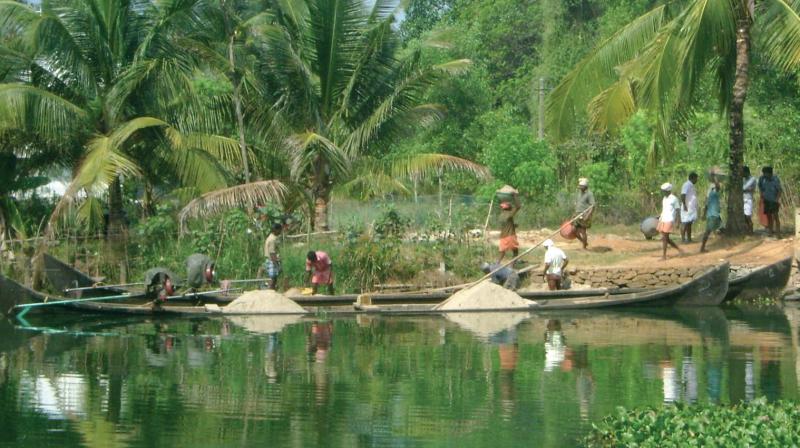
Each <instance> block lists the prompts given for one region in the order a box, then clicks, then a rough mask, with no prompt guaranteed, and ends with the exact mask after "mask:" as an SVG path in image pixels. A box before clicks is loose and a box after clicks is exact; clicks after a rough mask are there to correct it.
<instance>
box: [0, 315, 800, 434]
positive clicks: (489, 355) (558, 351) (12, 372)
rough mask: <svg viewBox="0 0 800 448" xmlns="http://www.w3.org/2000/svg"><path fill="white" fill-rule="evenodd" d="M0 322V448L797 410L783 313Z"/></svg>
mask: <svg viewBox="0 0 800 448" xmlns="http://www.w3.org/2000/svg"><path fill="white" fill-rule="evenodd" d="M29 320H30V325H31V326H44V325H45V324H47V325H48V326H49V329H41V328H39V329H37V328H27V329H23V328H20V327H19V326H15V325H14V323H12V322H7V321H0V428H2V430H1V431H0V445H2V446H15V447H37V448H40V447H44V446H60V447H71V446H85V447H152V446H167V447H191V448H198V447H233V446H280V447H283V446H289V447H313V446H342V447H353V446H362V447H373V446H375V447H383V446H391V447H407V446H448V447H471V446H475V447H479V446H480V447H483V446H491V447H504V446H509V447H519V446H552V447H562V446H574V445H576V444H577V441H578V440H579V438H580V437H582V436H583V435H584V434H585V433H586V432H587V431H588V430H589V428H590V427H591V422H593V421H597V420H599V419H601V418H602V417H603V416H605V415H607V414H609V413H612V412H614V409H615V407H616V406H619V405H623V406H628V407H631V406H642V405H656V406H662V405H664V403H665V402H671V401H676V400H680V401H698V402H720V403H729V402H736V401H739V400H748V399H752V398H754V397H759V396H766V397H768V398H769V399H776V398H779V397H786V398H792V399H794V398H796V395H797V382H798V375H800V370H798V352H797V334H796V332H797V322H798V320H800V311H798V310H797V309H795V308H787V309H780V308H777V309H769V310H740V309H718V308H708V309H689V310H672V309H659V310H649V311H648V310H636V311H634V312H613V313H612V312H599V311H593V312H573V313H559V314H548V315H528V314H518V315H502V316H498V315H494V316H492V315H479V314H471V315H460V316H455V317H454V318H452V319H450V318H444V317H435V316H434V317H413V318H411V317H409V318H397V317H392V318H378V317H364V318H358V319H356V318H352V319H333V320H323V319H302V320H297V321H292V320H291V319H289V320H285V321H275V320H274V319H271V318H250V319H243V320H224V319H214V320H192V321H189V320H155V321H154V320H143V319H125V318H111V317H97V318H86V317H80V316H77V315H65V316H63V317H62V318H60V319H59V320H58V321H54V320H53V319H52V318H50V319H44V318H43V317H36V316H31V318H30V319H29Z"/></svg>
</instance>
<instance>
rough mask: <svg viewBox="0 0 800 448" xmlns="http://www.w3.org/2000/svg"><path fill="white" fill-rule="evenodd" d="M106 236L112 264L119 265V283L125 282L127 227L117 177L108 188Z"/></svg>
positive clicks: (126, 274) (120, 186) (119, 183)
mask: <svg viewBox="0 0 800 448" xmlns="http://www.w3.org/2000/svg"><path fill="white" fill-rule="evenodd" d="M107 230H108V234H107V236H106V239H107V242H108V246H109V255H110V257H111V261H112V262H113V263H115V264H116V263H118V264H119V279H120V283H125V282H127V277H128V273H127V265H126V263H125V257H124V253H125V243H126V240H127V238H126V237H127V230H128V229H127V225H126V224H125V215H124V211H123V209H122V183H121V182H120V179H119V176H117V177H115V178H114V180H113V181H112V182H111V185H109V187H108V229H107Z"/></svg>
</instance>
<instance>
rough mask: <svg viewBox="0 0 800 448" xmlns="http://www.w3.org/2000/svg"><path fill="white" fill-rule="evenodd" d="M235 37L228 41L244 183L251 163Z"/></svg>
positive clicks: (248, 179)
mask: <svg viewBox="0 0 800 448" xmlns="http://www.w3.org/2000/svg"><path fill="white" fill-rule="evenodd" d="M233 39H234V36H233V34H231V37H230V40H229V41H228V61H229V62H230V64H231V67H230V69H231V77H232V78H233V107H234V110H235V113H236V131H237V132H238V133H239V150H240V151H241V152H242V168H243V169H244V183H248V182H250V163H249V162H248V160H247V142H246V141H245V138H244V112H242V80H241V78H240V77H239V76H238V75H237V74H236V65H235V64H236V60H235V59H234V54H233V43H234V42H233Z"/></svg>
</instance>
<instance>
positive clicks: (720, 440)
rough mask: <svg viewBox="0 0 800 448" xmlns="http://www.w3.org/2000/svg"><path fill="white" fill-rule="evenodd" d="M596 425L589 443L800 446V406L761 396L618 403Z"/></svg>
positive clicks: (586, 443) (643, 445)
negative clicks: (633, 406)
mask: <svg viewBox="0 0 800 448" xmlns="http://www.w3.org/2000/svg"><path fill="white" fill-rule="evenodd" d="M593 428H594V429H593V430H592V432H591V433H590V434H589V436H587V437H586V438H585V439H584V445H585V446H587V447H617V446H637V447H677V446H681V447H682V446H725V447H728V446H730V447H733V446H798V444H800V407H798V405H797V403H793V402H789V401H778V402H774V403H768V402H767V400H766V399H764V398H759V399H758V400H755V401H752V402H750V403H740V404H738V405H734V406H714V405H685V404H677V405H675V406H666V407H664V408H662V409H653V408H647V409H644V410H633V411H627V410H625V409H624V408H618V412H617V414H616V415H611V416H609V417H606V418H605V419H603V421H602V422H601V423H599V424H597V425H593Z"/></svg>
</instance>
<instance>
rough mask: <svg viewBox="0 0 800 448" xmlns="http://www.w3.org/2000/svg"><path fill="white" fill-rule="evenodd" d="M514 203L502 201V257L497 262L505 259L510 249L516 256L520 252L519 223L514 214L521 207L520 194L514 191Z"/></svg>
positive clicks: (500, 243)
mask: <svg viewBox="0 0 800 448" xmlns="http://www.w3.org/2000/svg"><path fill="white" fill-rule="evenodd" d="M512 200H513V203H511V202H508V201H503V202H501V203H500V242H499V248H500V258H498V259H497V262H498V263H500V262H501V261H503V257H505V256H506V252H508V251H509V250H510V251H511V253H512V254H513V256H514V257H516V256H517V255H518V254H519V241H517V225H516V224H515V223H514V216H516V215H517V212H518V211H519V209H520V205H519V196H518V193H517V192H516V191H515V192H514V193H513V199H512Z"/></svg>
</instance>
